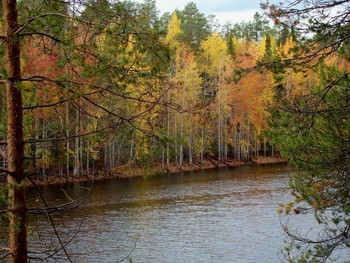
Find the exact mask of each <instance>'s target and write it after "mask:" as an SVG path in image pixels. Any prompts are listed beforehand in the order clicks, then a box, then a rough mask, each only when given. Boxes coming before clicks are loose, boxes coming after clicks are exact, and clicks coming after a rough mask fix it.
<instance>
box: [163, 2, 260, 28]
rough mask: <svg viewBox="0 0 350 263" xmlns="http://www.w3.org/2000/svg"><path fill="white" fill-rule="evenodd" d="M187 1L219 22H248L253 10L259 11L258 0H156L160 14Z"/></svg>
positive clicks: (172, 9)
mask: <svg viewBox="0 0 350 263" xmlns="http://www.w3.org/2000/svg"><path fill="white" fill-rule="evenodd" d="M188 2H194V3H195V4H196V5H197V8H198V10H199V12H201V13H204V14H206V15H215V16H216V18H217V19H218V20H219V22H220V24H222V25H223V24H225V22H232V23H237V22H242V21H245V22H248V21H251V20H253V16H254V14H255V12H257V11H258V12H260V13H262V12H261V9H260V0H157V8H158V10H160V12H161V14H162V13H164V12H172V11H174V10H175V9H176V8H178V9H179V10H182V9H183V8H184V6H185V5H186V4H187V3H188Z"/></svg>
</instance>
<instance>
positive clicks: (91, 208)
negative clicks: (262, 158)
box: [0, 165, 304, 263]
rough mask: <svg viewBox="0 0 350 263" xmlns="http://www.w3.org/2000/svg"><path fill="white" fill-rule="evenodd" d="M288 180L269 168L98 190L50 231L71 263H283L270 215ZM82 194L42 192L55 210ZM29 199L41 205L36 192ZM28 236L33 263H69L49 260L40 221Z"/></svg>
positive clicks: (281, 170) (72, 189)
mask: <svg viewBox="0 0 350 263" xmlns="http://www.w3.org/2000/svg"><path fill="white" fill-rule="evenodd" d="M288 173H289V168H288V167H287V166H285V165H269V166H254V167H241V168H235V169H221V170H210V171H200V172H193V173H186V174H179V175H171V176H164V177H159V178H152V179H149V180H143V179H142V178H133V179H127V180H113V181H106V182H99V183H95V185H94V187H93V190H92V193H91V195H90V197H89V199H88V201H87V202H86V203H84V204H83V205H82V206H81V207H79V208H77V209H74V210H72V211H70V212H68V213H65V214H61V215H54V225H55V227H56V231H57V232H58V233H59V234H60V237H61V239H62V240H61V241H62V242H63V243H64V244H67V245H66V247H65V248H66V251H67V252H68V254H69V255H70V257H71V260H72V261H73V262H120V261H122V260H124V259H125V261H124V262H127V258H128V256H129V254H130V258H132V261H133V262H135V263H141V262H145V263H148V262H168V263H171V262H174V263H175V262H176V263H177V262H230V263H231V262H280V257H281V254H280V250H281V249H282V248H283V247H284V243H283V240H284V239H285V234H284V233H283V231H282V229H281V226H280V221H279V216H278V215H277V213H276V212H275V211H276V208H277V205H276V204H277V203H278V202H286V201H288V200H290V199H291V196H290V193H289V192H290V190H289V188H288ZM86 186H88V185H84V184H70V185H67V186H65V187H64V189H62V188H60V187H57V186H56V187H45V188H43V189H42V191H43V193H44V194H45V196H46V198H47V200H48V202H49V203H50V204H58V203H63V202H69V199H68V198H67V196H70V197H72V198H79V197H82V196H84V195H85V194H86V192H87V191H86ZM28 198H29V203H30V206H32V207H33V206H38V204H39V203H40V201H39V196H38V193H36V192H34V190H31V192H29V193H28ZM298 220H299V218H298ZM303 220H304V219H303ZM0 232H1V231H0ZM29 232H30V233H31V235H30V237H29V239H30V240H29V244H30V248H29V250H30V252H31V253H30V256H31V257H32V258H33V259H32V261H33V262H36V261H39V260H40V259H43V258H46V257H47V256H48V255H51V257H50V258H47V259H46V261H49V262H51V261H52V262H67V258H66V257H65V255H64V252H63V251H62V250H61V251H58V252H57V253H53V251H55V249H56V248H57V247H58V239H57V238H56V237H55V235H54V231H53V228H52V226H51V225H50V224H49V222H48V220H47V218H46V217H45V216H44V215H42V216H36V217H35V218H31V225H30V228H29Z"/></svg>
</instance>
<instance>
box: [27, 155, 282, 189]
mask: <svg viewBox="0 0 350 263" xmlns="http://www.w3.org/2000/svg"><path fill="white" fill-rule="evenodd" d="M287 162H288V161H287V160H286V159H285V158H273V157H258V158H256V159H253V160H251V161H249V162H244V161H236V160H230V159H229V160H228V161H227V162H218V161H217V160H205V161H204V162H203V163H193V164H192V165H189V164H188V163H186V164H184V165H183V166H181V167H180V166H177V165H174V164H171V165H169V167H164V168H163V167H162V164H161V163H155V164H153V166H152V167H147V166H141V165H124V166H120V167H118V168H117V169H116V170H115V171H113V172H110V171H105V170H102V169H100V170H97V171H96V172H95V173H94V174H92V175H89V176H82V177H67V176H62V177H58V176H54V175H48V176H45V177H44V178H38V177H37V176H32V177H31V180H29V179H27V186H28V187H29V188H30V187H33V184H32V182H34V184H35V185H37V186H49V185H64V184H69V183H83V182H91V181H105V180H111V179H128V178H133V177H144V178H151V177H153V176H162V175H165V174H177V173H181V172H192V171H201V170H209V169H216V168H224V167H228V168H234V167H239V166H244V165H264V164H278V163H287ZM31 181H32V182H31Z"/></svg>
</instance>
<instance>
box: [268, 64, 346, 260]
mask: <svg viewBox="0 0 350 263" xmlns="http://www.w3.org/2000/svg"><path fill="white" fill-rule="evenodd" d="M316 72H317V75H318V76H319V81H318V83H314V86H313V87H312V89H311V91H310V93H309V94H307V95H305V94H304V95H296V96H294V97H289V98H288V97H286V98H285V99H284V100H283V101H281V103H280V104H279V105H280V106H279V107H280V109H281V108H283V109H282V110H280V109H279V110H276V111H274V113H273V117H272V120H273V129H271V130H270V139H271V141H272V142H273V143H276V144H277V145H279V147H280V150H281V153H282V155H284V156H285V157H287V158H288V159H289V160H290V162H291V163H293V164H294V165H295V166H296V167H297V168H300V169H301V170H302V172H299V173H297V174H296V175H294V176H292V178H291V186H292V188H293V190H294V194H295V196H296V201H297V203H300V202H305V203H307V204H308V205H309V206H310V208H312V209H313V210H314V215H315V219H316V220H317V222H318V223H319V224H321V225H322V226H323V227H324V229H325V230H324V233H323V236H322V237H320V238H319V240H318V242H317V243H314V244H313V245H311V244H310V246H311V248H310V249H308V250H306V251H302V253H300V255H299V256H298V257H297V258H296V262H319V260H320V261H322V259H324V258H328V257H329V256H330V255H331V254H332V253H333V250H334V249H335V247H337V246H340V247H344V246H348V245H349V240H348V239H347V238H345V237H344V236H347V234H348V227H347V226H348V225H349V220H350V213H349V207H350V198H349V195H348V192H349V188H350V178H349V174H350V163H349V160H350V151H349V149H350V141H349V134H350V125H349V123H350V115H349V112H350V105H349V102H348V96H349V88H350V86H349V81H348V78H347V73H346V72H343V71H341V70H339V69H337V68H336V67H334V66H327V65H326V64H325V63H323V64H321V65H320V66H319V67H318V69H317V71H316ZM327 83H336V84H333V85H331V86H326V85H327ZM325 87H326V88H325ZM330 211H332V212H331V213H330ZM300 239H301V240H302V237H300Z"/></svg>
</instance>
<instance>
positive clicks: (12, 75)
mask: <svg viewBox="0 0 350 263" xmlns="http://www.w3.org/2000/svg"><path fill="white" fill-rule="evenodd" d="M2 3H3V18H4V32H5V41H4V43H5V48H6V59H5V61H6V69H7V71H8V72H7V73H8V79H7V80H6V84H5V90H6V91H5V92H6V108H7V167H8V170H9V175H8V176H7V183H8V201H9V204H8V210H9V212H8V216H9V250H10V262H27V261H28V258H27V228H26V225H27V205H26V199H25V189H24V186H23V181H24V167H23V162H24V147H23V122H22V120H23V112H22V94H21V89H20V88H19V87H18V85H19V82H20V80H21V64H20V46H19V39H18V35H17V34H16V32H17V30H18V23H17V17H18V13H17V2H16V0H3V1H2Z"/></svg>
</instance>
